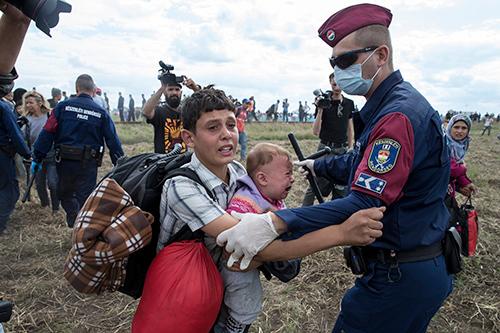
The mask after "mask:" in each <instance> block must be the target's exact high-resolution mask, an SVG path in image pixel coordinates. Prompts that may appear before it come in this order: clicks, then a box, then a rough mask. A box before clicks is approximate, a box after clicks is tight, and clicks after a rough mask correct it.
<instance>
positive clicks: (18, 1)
mask: <svg viewBox="0 0 500 333" xmlns="http://www.w3.org/2000/svg"><path fill="white" fill-rule="evenodd" d="M6 2H8V3H10V4H11V5H13V6H14V7H17V8H18V9H19V10H20V11H22V12H23V14H24V15H26V16H28V17H29V18H30V19H32V20H33V21H35V23H36V26H37V28H38V29H40V30H41V31H43V32H44V33H45V34H46V35H47V36H49V37H52V36H51V35H50V28H53V27H55V26H56V25H57V23H59V13H70V12H71V5H70V4H69V3H67V2H65V1H61V0H6Z"/></svg>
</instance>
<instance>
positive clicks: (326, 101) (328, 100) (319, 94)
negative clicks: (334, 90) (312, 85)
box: [313, 89, 332, 109]
mask: <svg viewBox="0 0 500 333" xmlns="http://www.w3.org/2000/svg"><path fill="white" fill-rule="evenodd" d="M313 95H314V96H316V101H315V102H314V104H315V105H316V106H317V107H318V108H320V109H327V108H328V107H330V106H331V105H332V96H331V94H329V93H327V92H323V91H322V90H321V89H316V90H314V91H313Z"/></svg>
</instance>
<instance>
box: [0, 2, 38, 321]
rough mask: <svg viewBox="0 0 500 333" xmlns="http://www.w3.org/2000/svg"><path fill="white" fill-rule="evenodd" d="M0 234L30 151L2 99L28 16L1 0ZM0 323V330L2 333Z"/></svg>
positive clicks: (9, 84) (9, 85) (11, 78)
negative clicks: (18, 161)
mask: <svg viewBox="0 0 500 333" xmlns="http://www.w3.org/2000/svg"><path fill="white" fill-rule="evenodd" d="M0 11H2V15H1V16H0V45H2V50H1V52H0V235H2V234H3V233H4V232H5V229H6V227H7V221H8V220H9V218H10V215H11V214H12V212H13V211H14V208H15V205H16V202H17V199H18V198H19V184H18V182H17V179H16V167H15V161H14V156H15V154H16V153H18V154H19V155H21V156H23V157H24V158H27V159H29V158H30V157H31V152H30V150H29V148H28V146H27V145H26V143H25V142H24V139H23V135H22V133H21V129H20V128H19V126H18V125H17V123H16V114H15V111H14V107H13V105H12V104H11V103H9V102H7V101H5V100H3V97H4V96H6V95H7V94H9V93H10V92H11V91H12V88H13V87H14V80H15V79H16V78H17V72H16V70H15V69H14V64H15V63H16V59H17V56H18V55H19V52H20V51H21V46H22V44H23V40H24V37H25V35H26V32H27V31H28V27H29V25H30V19H29V17H27V16H25V15H24V14H23V13H22V12H21V11H19V10H18V9H17V8H16V7H14V6H12V5H11V4H9V3H7V2H5V1H0ZM1 327H2V326H1V324H0V330H1Z"/></svg>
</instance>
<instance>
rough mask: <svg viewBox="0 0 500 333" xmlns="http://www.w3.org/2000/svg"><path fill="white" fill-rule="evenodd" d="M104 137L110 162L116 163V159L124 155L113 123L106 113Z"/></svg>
mask: <svg viewBox="0 0 500 333" xmlns="http://www.w3.org/2000/svg"><path fill="white" fill-rule="evenodd" d="M104 139H105V140H106V145H107V146H108V148H109V156H110V157H111V162H112V163H113V165H114V164H116V161H117V160H118V159H119V158H120V157H122V156H123V155H124V153H123V149H122V144H121V142H120V139H119V138H118V134H117V133H116V128H115V124H114V123H113V120H112V119H111V117H110V116H108V115H107V114H106V118H105V119H104Z"/></svg>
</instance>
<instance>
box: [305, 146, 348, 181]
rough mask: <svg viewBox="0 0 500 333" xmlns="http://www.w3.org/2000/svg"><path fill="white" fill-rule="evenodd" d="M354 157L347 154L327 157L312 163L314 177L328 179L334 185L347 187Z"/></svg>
mask: <svg viewBox="0 0 500 333" xmlns="http://www.w3.org/2000/svg"><path fill="white" fill-rule="evenodd" d="M353 158H354V155H353V154H352V153H351V152H349V153H345V154H342V155H329V156H327V157H325V158H321V159H318V160H315V161H314V173H315V174H316V176H319V177H324V178H327V179H329V180H330V181H332V182H333V183H335V184H339V185H347V181H348V178H349V173H350V172H351V166H352V162H353Z"/></svg>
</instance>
